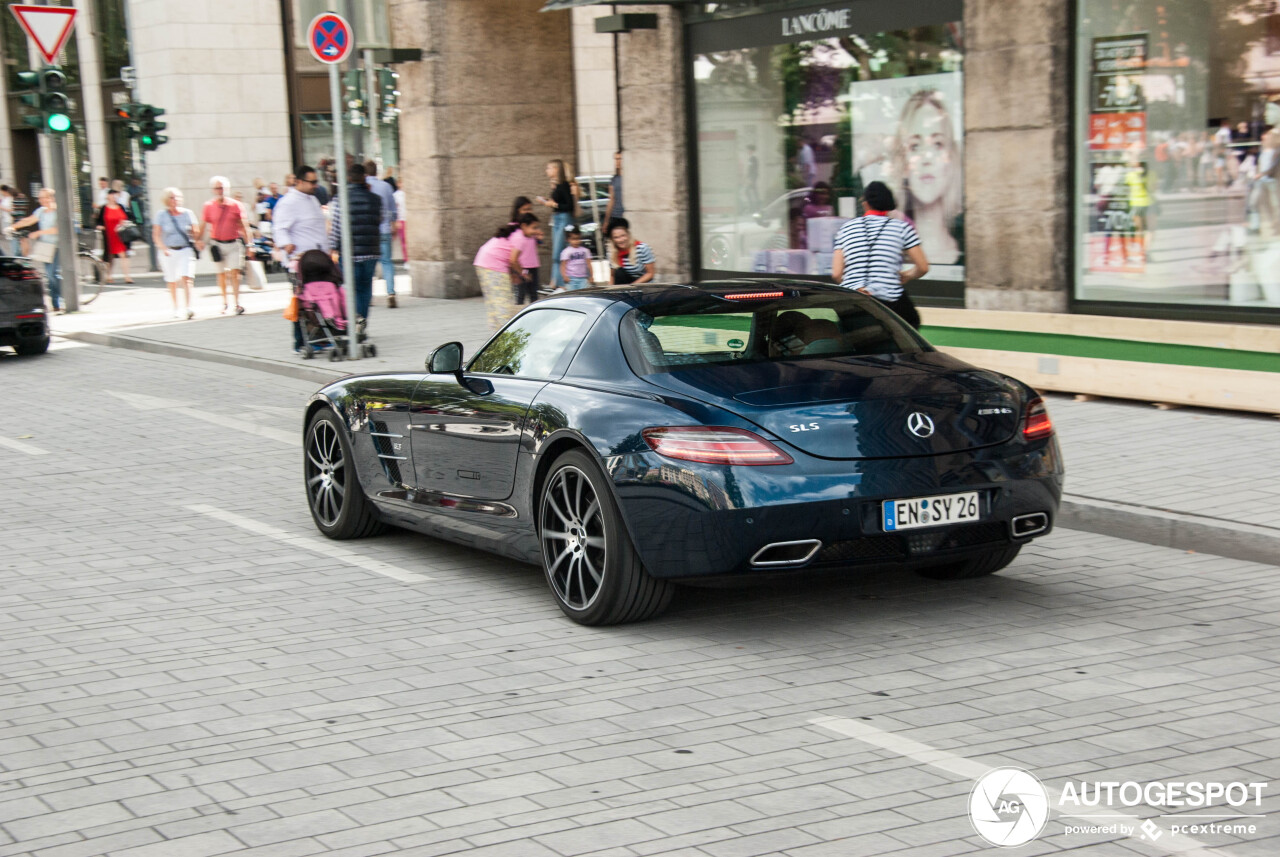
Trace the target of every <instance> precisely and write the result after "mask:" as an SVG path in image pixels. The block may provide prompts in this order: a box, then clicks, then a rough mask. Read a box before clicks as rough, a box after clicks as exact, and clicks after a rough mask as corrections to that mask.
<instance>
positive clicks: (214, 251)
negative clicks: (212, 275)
mask: <svg viewBox="0 0 1280 857" xmlns="http://www.w3.org/2000/svg"><path fill="white" fill-rule="evenodd" d="M209 258H210V259H212V260H213V261H215V262H221V261H222V248H221V247H219V246H218V245H217V244H215V243H213V242H212V241H210V242H209Z"/></svg>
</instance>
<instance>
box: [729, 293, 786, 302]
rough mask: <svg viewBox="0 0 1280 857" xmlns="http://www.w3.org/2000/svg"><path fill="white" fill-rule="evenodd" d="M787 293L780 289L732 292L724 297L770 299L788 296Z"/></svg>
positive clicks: (741, 299) (737, 299) (739, 299)
mask: <svg viewBox="0 0 1280 857" xmlns="http://www.w3.org/2000/svg"><path fill="white" fill-rule="evenodd" d="M786 294H787V293H786V292H779V291H772V292H732V293H730V294H727V295H723V296H722V297H724V299H725V300H727V301H770V300H776V299H777V298H781V297H786Z"/></svg>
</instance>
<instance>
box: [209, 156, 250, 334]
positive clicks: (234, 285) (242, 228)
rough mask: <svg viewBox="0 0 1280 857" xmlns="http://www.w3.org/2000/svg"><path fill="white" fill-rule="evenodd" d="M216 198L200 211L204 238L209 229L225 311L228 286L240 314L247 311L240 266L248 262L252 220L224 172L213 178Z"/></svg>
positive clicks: (211, 249) (210, 180)
mask: <svg viewBox="0 0 1280 857" xmlns="http://www.w3.org/2000/svg"><path fill="white" fill-rule="evenodd" d="M209 187H210V188H212V189H213V198H212V199H210V200H209V201H208V202H206V203H205V204H204V209H203V210H202V212H201V214H200V219H201V220H202V221H203V223H202V224H201V226H200V238H201V239H203V238H204V237H205V230H206V229H207V230H208V233H209V240H210V244H209V254H210V256H212V258H213V264H214V267H216V268H217V270H218V289H219V290H220V291H221V292H222V312H223V314H225V313H226V311H227V286H228V285H230V286H231V297H232V300H234V301H235V308H236V315H240V314H242V313H243V312H244V307H242V306H240V268H241V267H242V266H243V265H244V252H245V248H247V247H248V246H250V239H249V224H248V222H247V221H246V220H245V214H244V208H243V207H242V206H241V205H240V203H239V202H237V201H236V200H234V199H232V198H231V182H229V181H228V180H227V179H226V178H224V177H223V176H214V177H213V178H211V179H209ZM241 239H243V242H244V243H241Z"/></svg>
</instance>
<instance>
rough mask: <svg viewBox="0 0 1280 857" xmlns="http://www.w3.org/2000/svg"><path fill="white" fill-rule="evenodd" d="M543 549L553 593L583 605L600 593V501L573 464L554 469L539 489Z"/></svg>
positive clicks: (602, 565) (602, 569) (603, 553)
mask: <svg viewBox="0 0 1280 857" xmlns="http://www.w3.org/2000/svg"><path fill="white" fill-rule="evenodd" d="M539 520H540V521H541V523H542V532H541V539H542V553H543V557H544V558H545V562H546V563H547V578H548V579H549V580H550V581H551V586H552V587H553V588H554V589H555V591H556V595H557V596H558V597H559V598H560V600H561V602H563V603H564V604H565V605H566V606H568V607H569V608H571V609H573V610H586V609H587V608H588V607H590V606H591V605H592V604H593V603H594V602H595V600H596V598H597V597H598V596H599V595H600V587H601V584H603V582H604V575H605V572H606V568H605V563H606V557H607V555H608V551H607V549H608V542H607V537H606V535H605V528H604V516H603V515H602V513H601V509H600V500H599V498H598V497H597V496H596V492H595V489H594V488H592V487H591V481H590V480H589V479H588V478H587V476H586V474H585V473H583V472H582V471H581V470H579V469H578V468H576V467H573V466H571V465H570V466H566V467H563V468H561V469H560V470H557V471H556V472H555V474H554V475H553V476H552V477H551V482H550V484H548V485H547V487H546V489H545V490H544V491H543V494H542V514H541V516H540V518H539Z"/></svg>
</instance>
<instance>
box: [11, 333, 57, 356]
mask: <svg viewBox="0 0 1280 857" xmlns="http://www.w3.org/2000/svg"><path fill="white" fill-rule="evenodd" d="M13 350H14V351H16V352H18V354H20V355H21V356H23V357H34V356H36V355H37V354H44V353H45V352H46V351H48V350H49V337H47V336H45V337H41V338H40V339H19V340H18V344H17V345H15V346H13Z"/></svg>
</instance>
